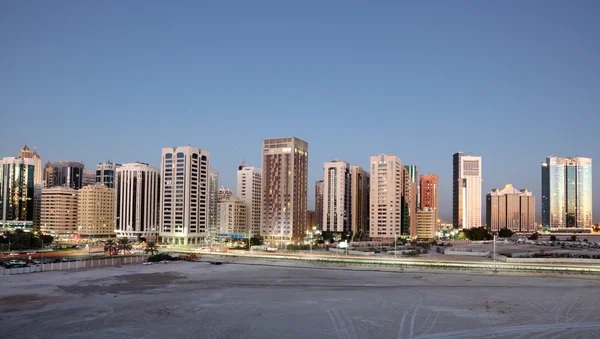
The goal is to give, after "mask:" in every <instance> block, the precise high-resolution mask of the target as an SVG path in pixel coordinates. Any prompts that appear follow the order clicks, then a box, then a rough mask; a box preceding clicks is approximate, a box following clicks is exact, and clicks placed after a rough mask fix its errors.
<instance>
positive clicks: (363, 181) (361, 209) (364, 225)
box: [350, 166, 370, 240]
mask: <svg viewBox="0 0 600 339" xmlns="http://www.w3.org/2000/svg"><path fill="white" fill-rule="evenodd" d="M350 171H351V180H352V184H351V186H352V188H351V197H352V213H351V217H352V234H353V237H354V240H363V239H366V238H367V237H368V236H369V184H370V180H369V173H368V172H367V171H365V170H364V169H362V168H361V167H360V166H350Z"/></svg>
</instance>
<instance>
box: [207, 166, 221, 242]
mask: <svg viewBox="0 0 600 339" xmlns="http://www.w3.org/2000/svg"><path fill="white" fill-rule="evenodd" d="M208 188H209V194H208V195H209V198H210V199H209V202H208V205H209V206H208V234H209V236H210V238H214V237H216V236H217V233H219V221H218V219H219V211H218V203H219V171H217V170H216V169H212V168H211V169H210V173H209V182H208Z"/></svg>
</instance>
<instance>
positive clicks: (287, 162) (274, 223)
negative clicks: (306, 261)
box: [261, 137, 308, 242]
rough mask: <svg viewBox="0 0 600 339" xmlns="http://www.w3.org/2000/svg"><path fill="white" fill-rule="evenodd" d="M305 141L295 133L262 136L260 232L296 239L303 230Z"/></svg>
mask: <svg viewBox="0 0 600 339" xmlns="http://www.w3.org/2000/svg"><path fill="white" fill-rule="evenodd" d="M307 188H308V143H307V142H305V141H302V140H300V139H298V138H296V137H287V138H273V139H264V140H263V145H262V201H261V203H262V209H261V210H262V212H261V219H262V222H261V235H262V236H263V237H265V240H267V241H268V240H269V239H270V240H272V241H275V239H279V241H286V242H291V241H296V242H297V241H300V240H301V239H303V238H304V235H305V232H306V204H307Z"/></svg>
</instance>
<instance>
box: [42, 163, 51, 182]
mask: <svg viewBox="0 0 600 339" xmlns="http://www.w3.org/2000/svg"><path fill="white" fill-rule="evenodd" d="M42 183H43V186H44V187H53V186H54V167H52V164H51V163H50V162H47V163H46V165H45V166H44V178H43V180H42Z"/></svg>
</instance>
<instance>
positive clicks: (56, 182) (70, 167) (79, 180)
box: [46, 160, 83, 189]
mask: <svg viewBox="0 0 600 339" xmlns="http://www.w3.org/2000/svg"><path fill="white" fill-rule="evenodd" d="M52 168H53V170H52V176H53V180H52V181H53V182H52V185H51V186H50V185H49V183H48V182H46V187H54V186H60V187H70V188H74V189H80V188H81V187H83V164H82V163H80V162H75V161H69V160H66V161H57V162H55V163H53V164H52Z"/></svg>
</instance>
